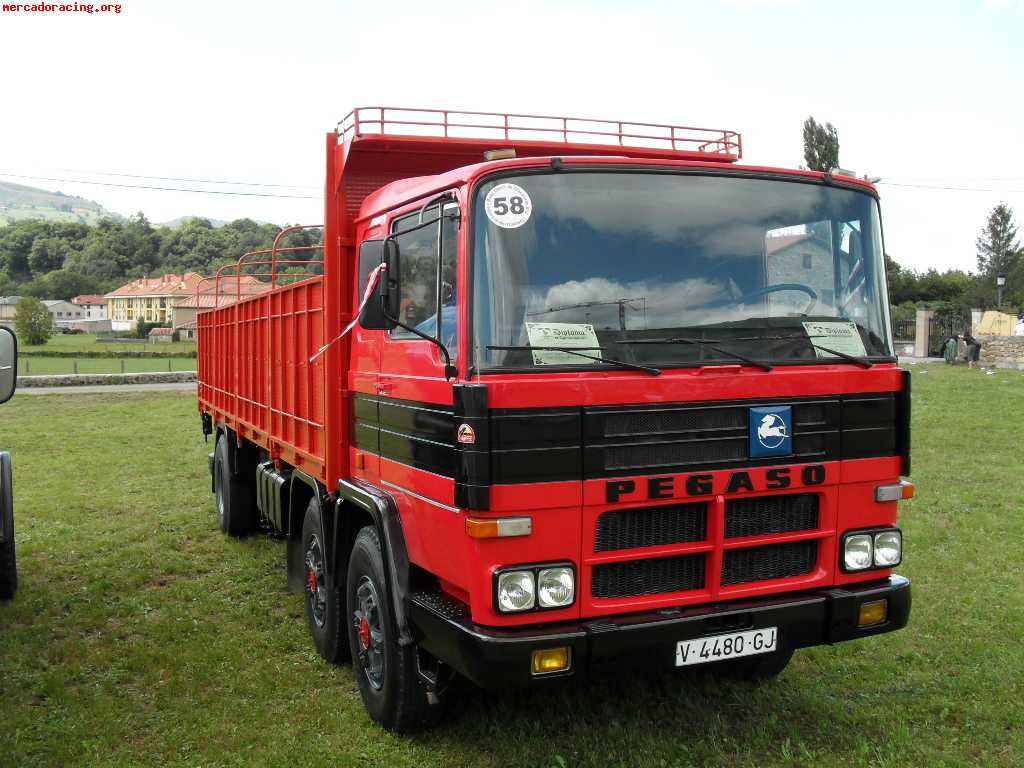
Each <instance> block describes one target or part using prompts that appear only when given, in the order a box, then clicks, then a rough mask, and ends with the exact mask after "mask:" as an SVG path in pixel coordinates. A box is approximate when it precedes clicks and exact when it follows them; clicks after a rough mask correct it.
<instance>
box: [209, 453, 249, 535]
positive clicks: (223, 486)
mask: <svg viewBox="0 0 1024 768" xmlns="http://www.w3.org/2000/svg"><path fill="white" fill-rule="evenodd" d="M254 491H255V489H254V488H252V487H251V486H250V485H248V484H247V483H246V482H245V480H244V479H243V478H242V477H235V476H234V474H233V473H232V472H231V461H230V457H229V455H228V437H227V435H224V434H222V435H221V436H220V437H218V438H217V447H216V449H214V453H213V495H214V503H215V504H216V506H217V521H218V523H219V524H220V529H221V530H222V531H224V533H226V534H228V535H230V536H246V535H247V534H250V533H252V532H253V530H255V528H256V501H255V499H254Z"/></svg>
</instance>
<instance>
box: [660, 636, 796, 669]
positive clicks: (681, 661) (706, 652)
mask: <svg viewBox="0 0 1024 768" xmlns="http://www.w3.org/2000/svg"><path fill="white" fill-rule="evenodd" d="M778 639H779V629H778V627H767V628H766V629H751V630H748V631H747V632H735V633H733V634H730V635H715V636H713V637H701V638H698V639H696V640H680V641H679V642H678V643H676V666H677V667H687V666H690V665H691V664H707V663H709V662H712V661H724V660H726V659H738V658H740V657H741V656H753V655H755V654H758V653H771V652H772V651H774V650H775V647H776V645H777V643H778Z"/></svg>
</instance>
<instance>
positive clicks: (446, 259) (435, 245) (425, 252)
mask: <svg viewBox="0 0 1024 768" xmlns="http://www.w3.org/2000/svg"><path fill="white" fill-rule="evenodd" d="M450 206H454V204H453V203H449V204H447V205H446V206H445V210H446V211H448V212H450V211H451V207H450ZM439 214H440V210H439V209H438V207H437V206H434V207H432V208H428V209H427V210H425V211H424V212H423V221H430V220H431V219H436V218H437V217H438V215H439ZM419 221H420V219H419V216H418V215H417V214H413V215H412V216H406V217H403V218H401V219H397V220H395V222H394V223H393V225H392V230H391V231H392V233H397V235H398V236H397V238H396V239H397V241H398V247H399V250H400V252H401V265H402V266H401V269H402V287H401V304H400V307H401V308H400V313H399V318H398V319H399V320H401V321H402V322H403V323H404V324H405V325H409V326H411V327H413V328H415V329H416V330H417V331H419V332H420V333H424V334H426V335H427V336H431V337H433V338H435V339H439V340H440V341H441V342H442V343H443V344H444V345H445V346H446V347H447V348H448V352H449V354H451V356H452V359H453V360H454V359H455V358H456V356H457V351H458V350H457V349H456V344H457V339H458V326H457V323H458V313H457V309H456V275H457V266H458V235H459V222H458V218H456V217H453V216H447V215H446V216H445V217H444V218H443V219H442V220H441V221H440V222H438V223H435V224H433V225H431V226H427V227H423V228H422V229H417V230H414V231H409V232H407V234H402V232H403V230H409V229H411V228H412V227H415V226H417V225H418V224H419ZM439 238H440V241H439ZM439 246H440V248H439ZM391 335H392V338H396V339H399V338H401V339H415V338H417V336H416V334H413V333H410V332H409V331H407V330H405V329H403V328H395V329H394V330H393V331H392V332H391Z"/></svg>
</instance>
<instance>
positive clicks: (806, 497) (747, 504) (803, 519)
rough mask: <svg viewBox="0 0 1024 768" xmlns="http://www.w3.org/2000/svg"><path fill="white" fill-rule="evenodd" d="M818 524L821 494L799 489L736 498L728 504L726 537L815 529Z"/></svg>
mask: <svg viewBox="0 0 1024 768" xmlns="http://www.w3.org/2000/svg"><path fill="white" fill-rule="evenodd" d="M817 527H818V495H817V494H816V493H798V494H790V495H786V496H760V497H755V498H745V499H732V500H731V501H729V502H727V503H726V505H725V538H727V539H738V538H741V537H743V536H761V535H763V534H766V533H789V532H790V531H812V530H814V529H815V528H817Z"/></svg>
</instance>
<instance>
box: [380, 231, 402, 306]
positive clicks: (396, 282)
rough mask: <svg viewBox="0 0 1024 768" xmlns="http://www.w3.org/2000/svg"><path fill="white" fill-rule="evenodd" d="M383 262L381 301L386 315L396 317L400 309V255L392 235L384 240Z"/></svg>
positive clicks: (396, 242)
mask: <svg viewBox="0 0 1024 768" xmlns="http://www.w3.org/2000/svg"><path fill="white" fill-rule="evenodd" d="M384 263H385V264H387V265H388V268H387V270H385V272H384V274H383V275H382V276H381V281H380V297H381V303H382V305H383V308H384V314H385V315H386V316H387V317H393V318H395V319H398V316H399V314H400V313H401V311H402V256H401V253H400V252H399V250H398V241H397V240H396V239H395V238H393V237H389V238H387V239H386V240H385V241H384Z"/></svg>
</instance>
